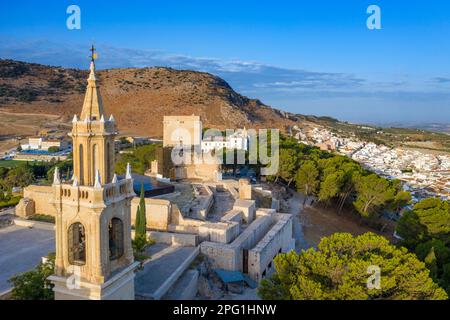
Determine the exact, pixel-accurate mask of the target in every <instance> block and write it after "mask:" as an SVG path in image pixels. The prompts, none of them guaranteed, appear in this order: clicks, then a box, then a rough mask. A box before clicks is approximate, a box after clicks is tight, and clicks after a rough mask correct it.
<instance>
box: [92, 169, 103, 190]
mask: <svg viewBox="0 0 450 320" xmlns="http://www.w3.org/2000/svg"><path fill="white" fill-rule="evenodd" d="M101 187H102V183H101V181H100V170H97V171H95V183H94V188H101Z"/></svg>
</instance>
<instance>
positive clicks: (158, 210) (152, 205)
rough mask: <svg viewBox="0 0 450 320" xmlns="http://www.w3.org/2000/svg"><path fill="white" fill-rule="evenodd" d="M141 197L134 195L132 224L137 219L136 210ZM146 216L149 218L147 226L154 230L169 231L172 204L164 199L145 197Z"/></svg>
mask: <svg viewBox="0 0 450 320" xmlns="http://www.w3.org/2000/svg"><path fill="white" fill-rule="evenodd" d="M139 202H140V198H139V197H134V198H133V200H131V224H133V225H134V222H135V220H136V211H137V208H138V206H139ZM145 216H146V218H147V228H149V229H153V230H161V231H167V229H168V226H169V224H170V217H171V204H170V201H168V200H164V199H152V198H146V199H145Z"/></svg>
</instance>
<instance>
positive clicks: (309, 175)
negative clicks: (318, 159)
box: [295, 160, 320, 204]
mask: <svg viewBox="0 0 450 320" xmlns="http://www.w3.org/2000/svg"><path fill="white" fill-rule="evenodd" d="M319 183H320V181H319V170H318V169H317V167H316V164H315V162H314V161H311V160H306V161H302V162H301V164H300V168H299V169H298V171H297V174H296V176H295V184H296V186H297V191H299V192H302V193H303V194H305V196H306V197H308V196H311V195H313V194H315V193H316V192H317V188H318V186H319ZM306 197H305V201H306ZM303 204H305V202H304V203H303Z"/></svg>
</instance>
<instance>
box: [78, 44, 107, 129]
mask: <svg viewBox="0 0 450 320" xmlns="http://www.w3.org/2000/svg"><path fill="white" fill-rule="evenodd" d="M91 50H92V57H93V58H92V61H91V65H90V67H89V69H90V72H89V78H88V85H87V88H86V94H85V97H84V103H83V109H82V111H81V116H80V117H81V119H84V118H86V117H89V119H97V120H99V119H100V117H101V116H102V115H103V102H102V98H101V96H100V92H99V89H98V85H97V78H96V76H95V62H94V60H95V57H96V54H95V53H94V50H95V49H94V48H92V49H91Z"/></svg>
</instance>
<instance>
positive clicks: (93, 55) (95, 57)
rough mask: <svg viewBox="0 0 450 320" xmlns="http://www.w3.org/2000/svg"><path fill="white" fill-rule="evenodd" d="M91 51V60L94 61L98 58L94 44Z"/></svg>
mask: <svg viewBox="0 0 450 320" xmlns="http://www.w3.org/2000/svg"><path fill="white" fill-rule="evenodd" d="M90 51H91V61H92V62H94V60H95V59H97V54H96V53H95V47H94V45H92V47H91V49H90Z"/></svg>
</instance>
